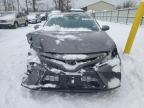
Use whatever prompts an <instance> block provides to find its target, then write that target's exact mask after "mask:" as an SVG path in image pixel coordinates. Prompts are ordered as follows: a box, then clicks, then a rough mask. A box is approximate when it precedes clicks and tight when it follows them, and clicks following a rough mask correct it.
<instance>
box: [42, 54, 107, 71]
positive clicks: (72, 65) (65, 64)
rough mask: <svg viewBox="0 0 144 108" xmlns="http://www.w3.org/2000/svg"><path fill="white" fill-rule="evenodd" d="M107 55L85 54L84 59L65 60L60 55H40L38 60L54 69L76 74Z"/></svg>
mask: <svg viewBox="0 0 144 108" xmlns="http://www.w3.org/2000/svg"><path fill="white" fill-rule="evenodd" d="M107 55H108V53H106V52H104V53H97V54H87V58H85V59H73V60H65V59H62V56H63V55H62V54H59V55H58V54H57V55H52V54H40V59H41V60H42V62H45V63H46V64H48V66H49V65H51V66H54V68H57V69H60V70H63V71H67V72H76V71H78V70H80V69H82V68H84V67H90V66H94V65H95V64H97V63H99V62H100V61H102V60H103V59H104V58H105V57H106V56H107ZM55 56H57V57H55ZM77 56H78V55H77ZM58 57H59V58H58Z"/></svg>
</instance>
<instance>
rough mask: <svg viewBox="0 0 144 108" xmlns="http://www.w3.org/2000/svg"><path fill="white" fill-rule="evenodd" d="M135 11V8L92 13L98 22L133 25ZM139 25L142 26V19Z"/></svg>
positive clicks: (143, 22)
mask: <svg viewBox="0 0 144 108" xmlns="http://www.w3.org/2000/svg"><path fill="white" fill-rule="evenodd" d="M136 11H137V8H127V9H119V10H112V11H97V12H95V13H94V17H95V18H96V19H98V20H103V21H110V22H117V23H125V24H128V23H133V20H134V18H135V15H136ZM141 25H144V17H143V18H142V21H141Z"/></svg>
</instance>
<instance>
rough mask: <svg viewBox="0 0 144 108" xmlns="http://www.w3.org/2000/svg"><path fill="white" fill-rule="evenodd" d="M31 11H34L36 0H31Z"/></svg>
mask: <svg viewBox="0 0 144 108" xmlns="http://www.w3.org/2000/svg"><path fill="white" fill-rule="evenodd" d="M32 7H33V11H34V12H35V11H36V0H32Z"/></svg>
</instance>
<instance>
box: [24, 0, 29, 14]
mask: <svg viewBox="0 0 144 108" xmlns="http://www.w3.org/2000/svg"><path fill="white" fill-rule="evenodd" d="M25 3H26V13H27V14H29V9H28V0H25Z"/></svg>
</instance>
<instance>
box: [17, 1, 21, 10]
mask: <svg viewBox="0 0 144 108" xmlns="http://www.w3.org/2000/svg"><path fill="white" fill-rule="evenodd" d="M17 9H18V11H20V2H19V0H17Z"/></svg>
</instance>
